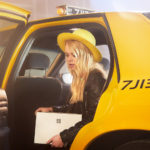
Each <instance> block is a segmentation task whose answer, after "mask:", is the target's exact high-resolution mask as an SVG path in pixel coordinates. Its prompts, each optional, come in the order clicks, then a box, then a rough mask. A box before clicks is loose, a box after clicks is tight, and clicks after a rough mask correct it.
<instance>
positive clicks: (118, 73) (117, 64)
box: [104, 15, 120, 83]
mask: <svg viewBox="0 0 150 150" xmlns="http://www.w3.org/2000/svg"><path fill="white" fill-rule="evenodd" d="M104 21H105V23H106V25H107V29H108V35H109V38H110V40H111V45H112V50H113V52H114V53H113V54H114V57H115V60H116V67H117V75H118V76H117V79H118V83H119V82H120V70H119V63H118V58H117V52H116V48H115V43H114V40H113V37H112V33H111V30H110V26H109V23H108V21H107V18H106V16H105V15H104Z"/></svg>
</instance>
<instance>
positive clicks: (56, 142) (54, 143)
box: [47, 135, 64, 148]
mask: <svg viewBox="0 0 150 150" xmlns="http://www.w3.org/2000/svg"><path fill="white" fill-rule="evenodd" d="M47 144H50V145H51V147H57V148H61V147H63V146H64V143H63V141H62V139H61V137H60V135H55V136H53V137H52V138H51V139H49V140H48V141H47Z"/></svg>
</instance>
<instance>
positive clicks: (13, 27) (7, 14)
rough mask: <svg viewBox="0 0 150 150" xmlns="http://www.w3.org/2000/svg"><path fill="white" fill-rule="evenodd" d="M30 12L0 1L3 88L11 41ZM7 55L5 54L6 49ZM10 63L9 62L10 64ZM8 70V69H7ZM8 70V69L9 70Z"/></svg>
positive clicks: (10, 54) (0, 62) (1, 76)
mask: <svg viewBox="0 0 150 150" xmlns="http://www.w3.org/2000/svg"><path fill="white" fill-rule="evenodd" d="M29 16H30V12H29V11H26V10H24V9H21V8H19V7H16V6H13V5H11V4H8V3H5V2H0V71H1V74H0V85H1V88H4V89H5V84H3V85H2V82H3V81H4V80H5V78H6V76H7V73H6V68H7V66H8V64H9V60H10V58H11V56H12V52H11V47H12V41H13V40H15V36H16V35H18V32H19V30H20V29H21V27H23V26H25V25H26V24H27V22H28V18H29ZM8 50H9V51H10V52H9V55H7V56H6V53H7V51H8ZM10 65H11V64H10ZM8 70H9V69H8ZM9 71H10V70H9Z"/></svg>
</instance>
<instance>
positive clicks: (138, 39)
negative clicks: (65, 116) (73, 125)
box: [0, 6, 150, 150]
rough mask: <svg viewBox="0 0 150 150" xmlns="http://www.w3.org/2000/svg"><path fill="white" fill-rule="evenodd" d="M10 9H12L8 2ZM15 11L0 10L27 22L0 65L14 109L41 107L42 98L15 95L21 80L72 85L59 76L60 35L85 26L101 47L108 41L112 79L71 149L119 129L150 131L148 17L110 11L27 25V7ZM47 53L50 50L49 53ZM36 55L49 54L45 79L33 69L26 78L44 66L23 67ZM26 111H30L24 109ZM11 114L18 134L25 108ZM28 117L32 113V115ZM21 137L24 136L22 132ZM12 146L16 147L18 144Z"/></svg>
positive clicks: (1, 79)
mask: <svg viewBox="0 0 150 150" xmlns="http://www.w3.org/2000/svg"><path fill="white" fill-rule="evenodd" d="M0 8H1V7H0ZM5 8H6V7H5ZM7 8H10V7H9V6H8V7H7ZM12 10H16V12H15V13H21V15H20V16H13V15H14V14H12V15H10V16H7V15H5V14H4V13H3V12H0V15H1V17H2V18H4V17H6V16H7V17H10V20H11V19H12V18H14V20H17V21H19V23H20V22H21V23H23V24H21V25H20V26H17V27H18V28H19V30H16V31H18V32H17V35H16V36H13V38H14V39H13V40H12V42H11V44H10V45H9V44H8V47H6V52H5V53H4V57H2V61H1V64H4V67H1V66H0V67H1V69H2V73H1V75H0V82H1V88H3V89H6V91H7V94H8V99H9V107H10V108H11V109H13V107H14V106H17V105H18V108H19V109H20V108H21V107H22V105H23V104H25V105H24V108H28V107H29V108H30V107H32V111H30V113H31V112H32V114H33V110H35V108H36V107H37V106H38V101H36V104H35V101H34V100H33V101H32V100H31V101H30V103H32V104H31V106H30V103H29V104H27V103H26V98H25V101H22V99H23V98H24V96H26V95H21V96H23V97H22V99H21V100H20V97H19V96H20V95H19V96H18V97H17V98H18V100H20V101H16V99H15V98H14V95H15V94H16V93H15V94H14V91H15V90H16V87H17V86H18V83H19V84H20V83H21V84H20V85H19V86H18V87H19V88H20V86H21V87H23V86H24V85H23V83H24V84H25V83H27V82H26V81H28V79H29V80H30V81H34V82H35V81H37V82H39V80H40V82H41V81H42V83H45V84H46V82H45V81H46V80H47V81H49V80H50V83H52V82H53V83H54V82H55V83H59V84H60V82H61V87H62V85H63V86H64V87H68V84H64V83H63V82H62V78H61V77H62V75H63V74H61V72H62V70H63V69H62V68H63V67H62V66H63V65H64V55H63V54H62V52H60V50H59V48H58V45H57V40H56V39H57V35H58V34H59V33H61V32H64V31H65V32H66V31H67V32H72V30H73V29H75V28H85V29H88V30H90V31H91V32H92V33H93V34H94V35H95V37H96V40H97V47H99V49H100V50H101V49H102V47H103V46H104V45H105V46H106V47H107V52H108V53H109V55H108V54H107V58H109V62H110V64H109V70H108V78H107V81H106V84H105V86H104V91H103V93H102V95H101V97H100V101H99V104H98V106H97V109H96V113H95V116H94V119H93V121H92V122H90V123H88V124H87V125H85V126H84V127H83V128H82V129H81V130H80V131H79V133H78V134H77V136H76V137H75V140H74V141H73V143H72V145H71V148H70V149H71V150H77V149H79V150H83V149H88V148H89V147H90V145H92V143H93V142H95V141H96V140H97V139H99V140H101V139H102V138H103V135H107V134H109V133H112V132H115V131H119V132H122V131H126V130H136V131H137V132H138V131H150V120H149V113H150V109H149V106H150V102H149V96H150V94H149V93H150V92H149V88H150V85H149V84H150V78H149V70H150V68H149V66H150V65H149V63H150V61H149V58H150V51H149V49H150V21H149V19H148V18H146V17H145V16H144V15H142V14H140V13H129V12H127V13H123V12H122V13H118V12H113V13H110V12H109V13H93V14H86V15H72V16H65V17H64V16H63V17H56V18H50V19H43V20H39V21H33V22H29V23H27V18H28V16H29V12H28V11H25V10H22V9H19V8H16V7H13V8H12ZM21 16H23V17H21ZM7 17H6V18H7ZM20 17H21V18H22V19H21V18H20ZM17 27H16V26H15V27H14V26H9V27H8V28H0V32H1V33H3V31H6V32H7V31H9V29H16V28H17ZM105 50H106V49H105ZM105 50H104V51H105ZM49 51H50V52H51V53H49ZM39 52H40V53H39ZM102 52H103V51H102ZM34 53H36V54H37V53H38V54H41V53H42V55H41V56H43V54H44V55H45V54H46V55H48V59H49V62H50V65H49V66H48V70H46V71H45V72H47V73H46V74H45V75H44V76H42V77H41V76H40V77H39V76H37V74H36V76H34V75H33V76H32V75H31V73H29V76H26V74H27V73H28V71H29V70H30V69H32V70H30V71H31V72H32V71H34V73H35V72H38V71H40V70H41V68H40V69H39V70H38V71H37V70H36V71H35V70H34V69H37V68H25V67H27V66H26V65H27V64H26V60H27V58H28V55H29V54H34ZM103 54H104V55H103V56H105V55H106V53H105V52H103ZM6 58H7V59H6ZM45 58H46V57H45ZM37 60H38V61H40V58H38V59H36V61H37ZM41 62H42V61H41ZM37 64H38V63H37ZM38 67H39V66H38ZM45 77H46V78H45ZM45 79H46V80H45ZM58 80H59V82H58ZM43 81H44V82H43ZM35 84H36V82H35ZM16 85H17V86H16ZM30 86H31V87H32V85H29V88H30ZM41 86H42V84H41ZM44 86H45V85H44ZM50 86H51V87H50V88H51V90H52V89H53V87H52V85H50ZM19 88H18V89H17V90H16V91H15V92H18V91H19V92H20V91H21V90H22V91H21V92H24V89H23V88H22V89H19ZM12 89H13V90H14V91H13V90H12ZM25 90H26V89H25ZM31 90H33V89H31ZM46 90H47V89H46ZM46 90H45V91H46ZM51 90H50V91H51ZM54 90H55V88H54ZM50 91H48V92H50ZM55 91H57V88H56V90H55ZM58 91H59V90H58ZM64 91H65V90H64V89H63V90H62V91H61V92H60V93H61V94H62V93H63V92H64ZM60 93H59V94H60ZM64 93H66V92H64ZM17 94H18V93H17ZM19 94H20V93H19ZM23 94H25V93H23ZM59 94H58V95H59ZM61 94H60V95H59V96H60V98H58V99H59V100H60V99H62V98H63V97H64V95H65V94H64V95H61ZM15 96H16V95H15ZM12 97H13V98H12ZM28 98H29V97H28ZM37 98H38V97H37ZM34 99H35V98H34ZM54 99H55V98H54ZM43 101H44V100H43ZM58 102H59V101H58ZM14 103H15V104H14ZM42 103H44V102H42V100H41V101H40V102H39V104H40V105H41V104H42ZM47 104H48V103H45V104H44V105H45V106H46V105H47ZM52 104H56V103H52ZM57 104H58V103H57ZM35 105H36V106H35ZM24 108H23V109H24ZM26 110H27V109H25V110H24V111H26ZM16 111H17V112H16ZM10 112H11V113H10V116H11V117H12V118H11V117H9V119H10V122H11V125H10V127H11V128H12V130H13V132H14V133H15V132H16V133H19V130H17V129H16V127H15V125H16V124H17V123H18V122H19V127H20V122H21V121H20V120H19V119H18V118H17V120H15V121H14V119H16V118H15V117H16V116H17V114H19V113H22V111H20V112H18V109H17V108H16V109H15V110H13V111H12V110H11V111H10ZM23 113H24V114H23V115H25V112H23ZM15 115H16V116H15ZM29 116H31V114H30V115H29ZM29 116H28V117H29ZM18 117H19V116H18ZM29 118H30V117H29ZM30 119H31V118H30ZM32 119H33V118H32ZM17 125H18V124H17ZM21 125H22V124H21ZM22 129H25V128H22ZM25 131H26V129H25ZM129 136H130V135H129ZM18 137H20V136H19V135H18ZM18 137H17V138H18ZM27 137H30V136H27ZM14 138H15V137H14ZM17 138H16V139H15V140H16V141H17V142H18V140H21V139H17ZM25 140H26V139H25ZM25 140H24V141H25ZM16 141H15V142H16ZM22 141H23V140H22ZM22 141H21V142H22ZM106 141H107V139H106ZM30 142H31V141H30ZM18 143H19V142H18ZM95 143H96V144H97V148H103V147H101V146H99V143H98V142H97V141H96V142H95ZM116 144H117V141H116ZM17 145H19V144H17ZM14 147H15V146H14ZM22 148H23V147H19V148H18V149H22ZM14 149H15V150H16V149H17V147H15V148H14ZM26 149H27V148H26Z"/></svg>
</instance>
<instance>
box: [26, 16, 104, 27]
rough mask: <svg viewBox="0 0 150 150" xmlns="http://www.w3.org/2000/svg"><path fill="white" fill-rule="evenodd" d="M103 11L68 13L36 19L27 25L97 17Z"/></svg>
mask: <svg viewBox="0 0 150 150" xmlns="http://www.w3.org/2000/svg"><path fill="white" fill-rule="evenodd" d="M103 14H104V13H91V14H81V15H70V16H64V17H55V18H49V19H42V20H37V21H32V22H29V26H31V25H33V24H40V23H45V22H53V21H61V20H70V19H82V18H96V17H97V18H98V17H101V16H103Z"/></svg>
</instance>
